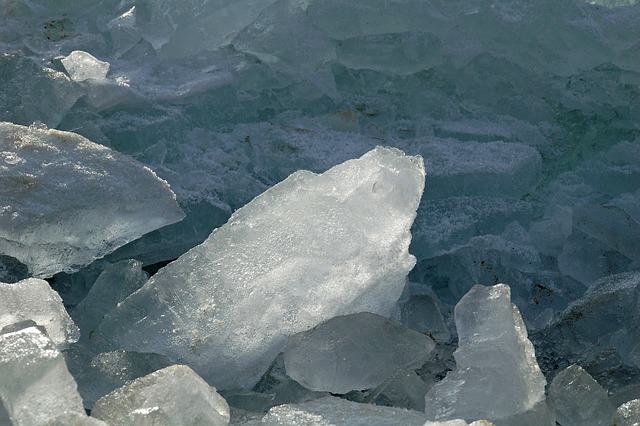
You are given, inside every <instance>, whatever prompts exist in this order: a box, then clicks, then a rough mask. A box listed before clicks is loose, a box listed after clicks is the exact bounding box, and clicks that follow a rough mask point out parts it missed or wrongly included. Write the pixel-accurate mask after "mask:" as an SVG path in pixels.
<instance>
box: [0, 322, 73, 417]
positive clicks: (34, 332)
mask: <svg viewBox="0 0 640 426" xmlns="http://www.w3.org/2000/svg"><path fill="white" fill-rule="evenodd" d="M0 378H2V380H0V400H1V401H0V405H4V408H5V410H6V413H7V414H8V417H9V419H10V420H11V421H12V422H13V424H14V425H25V426H27V425H40V424H46V423H47V422H48V421H52V422H53V420H54V419H55V418H56V417H57V416H58V415H60V414H62V413H64V412H65V411H69V412H75V413H78V414H81V415H82V417H84V408H83V406H82V399H81V398H80V394H78V391H77V389H76V382H75V381H74V380H73V377H71V374H69V371H68V370H67V366H66V364H65V362H64V358H63V356H62V354H61V353H60V352H59V351H58V350H57V349H56V347H55V345H54V344H53V342H51V340H49V338H48V337H47V336H46V335H45V334H43V333H42V332H41V331H40V330H39V329H38V328H36V327H29V328H24V329H21V330H18V331H15V332H12V333H6V334H0ZM0 411H1V410H0ZM1 418H2V414H1V413H0V419H1ZM53 424H56V423H55V422H54V423H53Z"/></svg>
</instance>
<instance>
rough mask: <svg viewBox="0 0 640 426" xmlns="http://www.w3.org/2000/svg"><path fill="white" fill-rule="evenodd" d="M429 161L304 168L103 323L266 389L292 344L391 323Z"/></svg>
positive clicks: (119, 336) (126, 341)
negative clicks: (346, 321) (371, 322)
mask: <svg viewBox="0 0 640 426" xmlns="http://www.w3.org/2000/svg"><path fill="white" fill-rule="evenodd" d="M424 176H425V171H424V167H423V164H422V159H421V158H420V157H409V156H406V155H404V154H403V153H402V152H400V151H399V150H397V149H389V148H382V147H379V148H376V149H374V150H373V151H370V152H369V153H367V154H365V155H364V156H362V157H361V158H360V159H356V160H351V161H347V162H345V163H343V164H340V165H338V166H335V167H334V168H332V169H330V170H329V171H327V172H325V173H323V174H321V175H316V174H314V173H311V172H307V171H301V172H297V173H294V174H293V175H291V176H290V177H289V178H287V179H286V180H284V181H283V182H281V183H280V184H278V185H276V186H274V187H273V188H271V189H269V190H268V191H266V192H265V193H263V194H262V195H260V196H259V197H257V198H256V199H255V200H253V201H252V202H251V203H249V204H247V205H246V206H245V207H243V208H241V209H240V210H238V211H236V212H235V213H234V214H233V216H232V217H231V219H230V220H229V222H228V223H227V224H226V225H224V226H223V227H221V228H218V229H217V230H215V231H214V232H213V233H212V234H211V236H210V237H209V238H208V239H207V241H205V242H204V243H203V244H202V245H200V246H198V247H196V248H194V249H192V250H191V251H189V252H188V253H186V254H185V255H183V256H181V257H180V258H179V259H178V260H177V261H175V262H173V263H172V264H170V265H168V266H167V267H165V268H164V269H162V270H160V271H159V272H158V273H157V274H156V275H155V276H153V277H152V278H151V279H150V280H149V281H148V282H147V283H146V284H145V285H144V286H143V287H142V288H141V289H140V290H139V291H137V292H136V293H134V294H133V295H131V296H130V297H129V298H128V299H126V300H125V301H124V302H122V303H121V304H120V305H118V307H117V308H116V309H115V310H114V311H113V312H112V314H111V315H110V316H109V317H107V318H106V319H105V321H104V322H103V324H102V326H101V332H102V333H103V334H104V335H105V337H107V338H108V339H111V340H112V341H113V342H114V343H115V344H116V345H119V346H120V347H122V348H124V349H129V350H136V351H140V352H156V353H160V354H164V355H166V356H167V357H168V358H169V359H171V360H180V362H183V363H186V364H188V365H190V366H191V367H193V368H194V369H195V370H196V371H197V372H198V373H199V374H201V375H202V376H203V377H204V378H205V379H206V380H207V381H209V382H210V383H212V384H214V385H216V386H217V387H219V388H222V389H225V388H231V387H238V386H241V387H246V386H251V385H253V384H255V383H256V381H257V380H258V378H259V377H260V376H261V375H262V373H264V372H265V370H266V369H267V367H268V366H269V364H270V363H271V361H272V360H273V359H274V358H275V356H276V354H277V353H278V352H279V351H280V350H282V349H283V348H284V346H285V344H286V338H287V337H288V336H290V335H292V334H295V333H297V332H299V331H302V330H305V329H309V328H311V327H314V326H315V325H317V324H319V323H321V322H322V321H325V320H327V319H329V318H332V317H334V316H336V315H345V314H348V313H353V312H362V311H369V312H373V313H377V314H381V315H390V314H391V312H392V310H393V309H394V304H395V302H396V300H397V299H398V297H399V296H400V293H401V291H402V288H403V286H404V283H405V278H406V275H407V273H408V272H409V270H410V269H411V268H412V267H413V265H414V263H415V259H414V257H413V256H411V255H409V253H408V251H407V250H408V245H409V243H410V240H411V234H410V232H409V229H410V227H411V223H412V222H413V220H414V218H415V215H416V208H417V206H418V203H419V201H420V196H421V194H422V191H423V187H424Z"/></svg>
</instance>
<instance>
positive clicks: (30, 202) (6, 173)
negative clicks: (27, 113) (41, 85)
mask: <svg viewBox="0 0 640 426" xmlns="http://www.w3.org/2000/svg"><path fill="white" fill-rule="evenodd" d="M183 217H184V213H183V212H182V209H180V207H179V206H178V204H177V202H176V200H175V195H174V194H173V192H172V191H171V190H170V189H169V186H168V184H167V183H166V182H165V181H164V180H162V179H160V178H158V177H157V176H156V175H155V173H154V172H153V171H151V170H150V169H149V168H147V167H145V166H143V165H142V164H140V163H138V162H137V161H135V160H133V159H131V158H130V157H128V156H126V155H123V154H120V153H118V152H115V151H112V150H111V149H109V148H107V147H105V146H102V145H98V144H95V143H93V142H91V141H89V140H87V139H85V138H84V137H82V136H80V135H77V134H75V133H70V132H62V131H58V130H47V129H46V128H45V127H44V126H42V127H40V126H36V125H33V126H30V127H25V126H19V125H15V124H11V123H0V253H2V254H5V255H8V256H12V257H15V258H17V259H18V260H20V261H21V262H22V263H24V264H26V265H27V266H28V267H29V271H30V272H31V274H32V275H33V276H36V277H49V276H52V275H54V274H56V273H58V272H71V271H75V270H77V269H78V268H79V267H81V266H83V265H87V264H89V263H91V262H93V261H94V260H95V259H97V258H100V257H103V256H105V255H106V254H108V253H110V252H112V251H113V250H115V249H116V248H118V247H120V246H122V245H124V244H126V243H128V242H129V241H132V240H135V239H136V238H139V237H140V236H142V235H143V234H146V233H147V232H150V231H153V230H154V229H157V228H160V227H162V226H165V225H168V224H170V223H174V222H177V221H179V220H181V219H182V218H183Z"/></svg>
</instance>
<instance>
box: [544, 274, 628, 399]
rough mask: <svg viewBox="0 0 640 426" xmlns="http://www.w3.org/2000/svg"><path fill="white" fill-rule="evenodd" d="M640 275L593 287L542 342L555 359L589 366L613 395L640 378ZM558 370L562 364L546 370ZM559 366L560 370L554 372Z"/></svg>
mask: <svg viewBox="0 0 640 426" xmlns="http://www.w3.org/2000/svg"><path fill="white" fill-rule="evenodd" d="M639 293H640V273H639V272H628V273H623V274H617V275H612V276H609V277H606V278H603V279H600V280H598V281H596V282H595V283H593V285H592V286H591V287H589V289H588V290H587V291H586V292H585V293H584V295H583V296H582V297H581V298H580V299H578V300H576V301H575V302H573V303H572V304H571V305H569V307H567V309H566V310H565V311H564V312H562V314H561V315H560V316H559V317H558V318H557V320H555V321H554V322H553V323H552V324H551V325H549V326H548V327H547V328H545V329H544V330H541V331H540V332H539V333H537V334H536V339H537V340H540V339H541V338H544V340H542V341H541V342H540V343H538V346H539V347H540V348H541V350H543V351H544V352H545V353H547V354H549V356H551V357H552V359H558V360H561V362H560V363H559V367H560V368H562V367H566V366H567V365H563V363H569V364H578V365H583V366H585V368H586V370H587V371H588V372H589V374H591V376H593V378H594V379H595V380H597V381H598V383H600V384H601V385H602V386H604V387H605V388H607V389H609V390H614V388H616V387H619V386H621V385H625V384H630V383H634V382H636V380H635V379H634V378H635V377H637V376H638V374H640V360H639V359H638V355H637V354H638V353H640V345H639V344H638V341H639V339H640V335H639V334H638V329H637V327H630V326H629V325H630V324H638V323H639V321H640V305H639ZM546 367H547V369H549V370H550V371H553V370H555V369H558V364H556V363H554V365H548V366H546ZM554 367H555V368H554Z"/></svg>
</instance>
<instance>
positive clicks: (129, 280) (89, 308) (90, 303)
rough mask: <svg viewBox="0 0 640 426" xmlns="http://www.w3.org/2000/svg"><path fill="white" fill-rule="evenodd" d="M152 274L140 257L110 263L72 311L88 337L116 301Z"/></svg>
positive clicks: (114, 305) (138, 286) (136, 287)
mask: <svg viewBox="0 0 640 426" xmlns="http://www.w3.org/2000/svg"><path fill="white" fill-rule="evenodd" d="M148 279H149V275H148V274H147V273H146V272H144V271H143V270H142V263H141V262H138V261H137V260H133V259H129V260H122V261H120V262H118V263H114V264H113V265H111V266H109V267H107V269H105V270H104V271H103V272H102V273H101V274H100V276H98V279H96V281H95V283H94V284H93V286H92V287H91V290H89V294H87V297H86V298H85V299H84V300H82V301H81V302H80V303H79V304H78V305H77V306H76V308H75V309H74V310H73V311H72V312H71V315H72V316H73V318H74V319H75V321H76V324H77V325H78V327H80V330H81V331H82V334H83V336H84V337H85V338H88V337H89V335H90V334H91V332H92V331H93V330H94V329H95V328H96V327H97V326H98V324H100V321H102V318H103V317H104V316H105V315H107V314H108V313H109V312H110V311H111V310H112V309H113V308H115V307H116V305H117V304H118V303H120V302H122V301H123V300H124V299H126V298H127V296H129V295H130V294H131V293H133V292H135V291H136V290H138V289H139V288H140V287H142V285H143V284H144V283H145V282H147V280H148Z"/></svg>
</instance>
